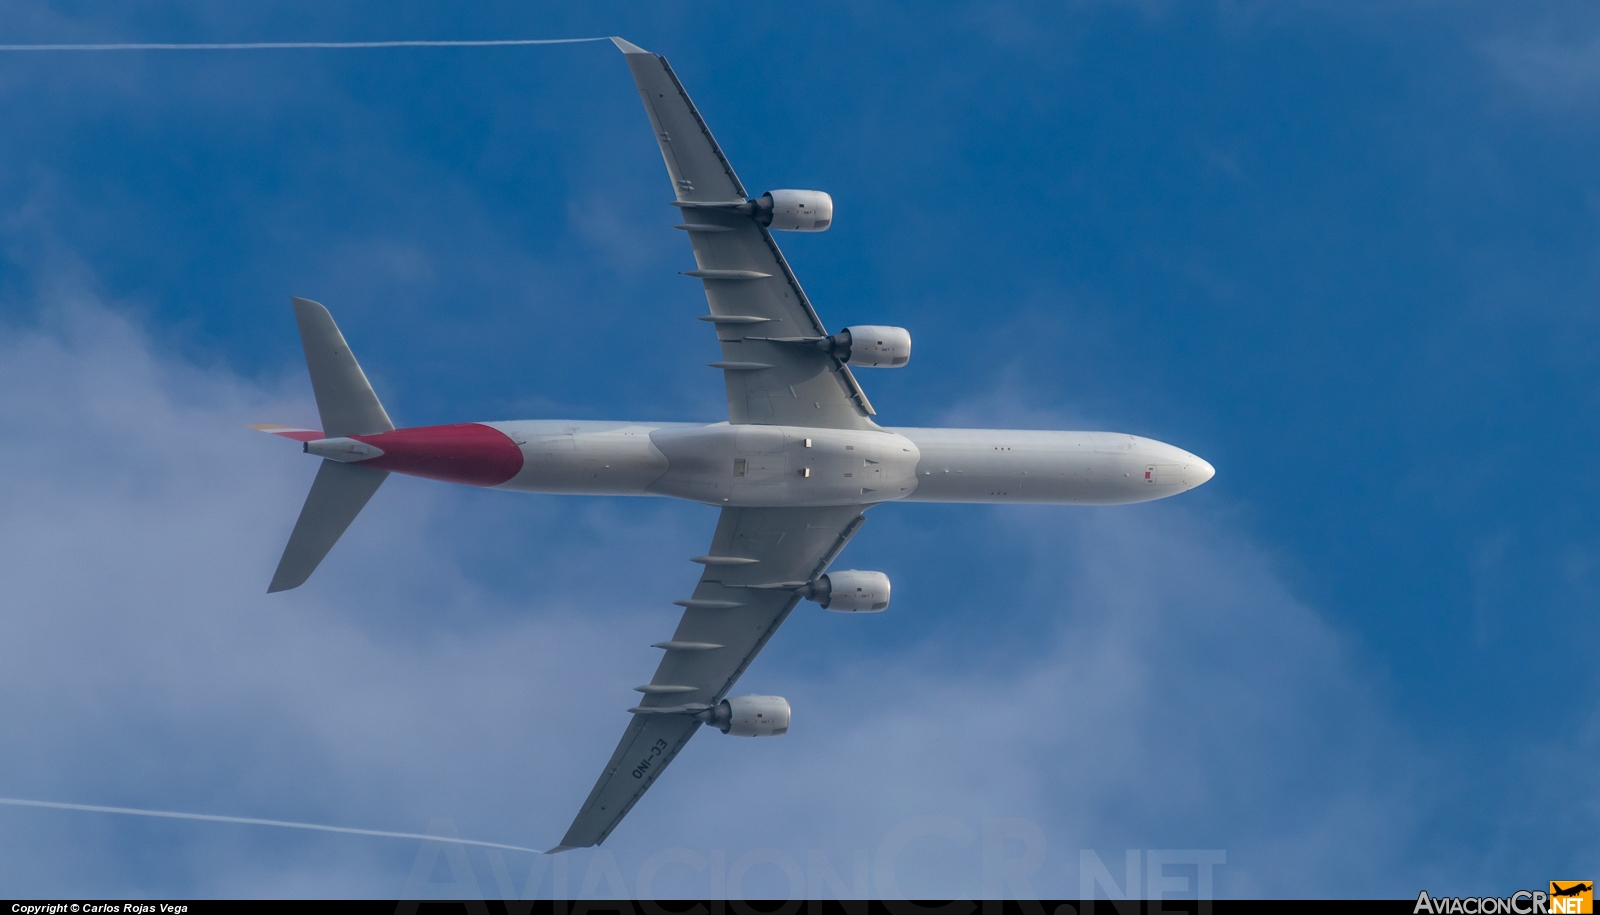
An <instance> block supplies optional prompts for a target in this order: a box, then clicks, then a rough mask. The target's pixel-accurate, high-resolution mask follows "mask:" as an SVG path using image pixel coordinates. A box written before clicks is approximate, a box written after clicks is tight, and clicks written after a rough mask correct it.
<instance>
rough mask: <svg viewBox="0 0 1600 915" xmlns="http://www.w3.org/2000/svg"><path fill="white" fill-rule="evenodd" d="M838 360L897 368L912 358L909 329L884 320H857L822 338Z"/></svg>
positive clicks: (867, 365)
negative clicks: (865, 322) (879, 321)
mask: <svg viewBox="0 0 1600 915" xmlns="http://www.w3.org/2000/svg"><path fill="white" fill-rule="evenodd" d="M824 339H825V341H826V343H827V349H828V350H829V351H830V352H832V353H833V354H834V355H835V356H838V357H839V361H840V362H845V363H849V364H850V365H859V366H863V367H866V368H883V369H897V368H900V367H901V366H903V365H905V364H906V363H907V362H910V361H911V331H909V330H906V329H905V328H904V327H889V326H887V325H883V324H858V325H856V326H854V327H846V328H845V329H844V330H841V331H839V332H838V333H836V334H834V335H833V336H831V337H826V338H824Z"/></svg>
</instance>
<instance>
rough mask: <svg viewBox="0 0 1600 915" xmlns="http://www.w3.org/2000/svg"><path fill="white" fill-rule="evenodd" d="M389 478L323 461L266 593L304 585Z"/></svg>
mask: <svg viewBox="0 0 1600 915" xmlns="http://www.w3.org/2000/svg"><path fill="white" fill-rule="evenodd" d="M388 476H389V472H388V471H386V470H377V469H375V468H372V467H362V466H359V465H357V464H341V463H339V462H338V461H328V460H324V461H323V462H322V466H321V467H320V468H318V469H317V479H316V480H315V481H314V482H313V483H312V484H311V493H310V494H309V495H307V496H306V504H305V506H304V507H303V508H301V509H300V520H298V521H296V522H295V524H294V533H292V534H290V535H289V545H288V546H286V547H284V548H283V558H282V559H280V560H278V571H277V572H276V573H274V574H273V576H272V584H271V585H269V586H268V587H267V593H268V594H271V593H272V592H274V591H287V590H289V589H290V588H298V587H300V586H301V585H303V584H305V582H306V579H308V578H310V577H311V573H312V572H315V571H316V569H317V566H318V565H319V564H320V563H321V562H322V558H323V557H324V556H327V555H328V551H329V550H331V549H333V545H334V544H335V543H337V542H338V541H339V536H340V535H341V534H343V533H344V532H345V528H347V527H349V526H350V522H352V521H354V520H355V519H356V515H358V514H360V513H361V509H362V508H363V507H364V506H365V505H366V504H367V500H368V499H371V498H372V494H373V493H375V492H377V491H378V487H379V486H380V485H382V484H383V481H384V479H385V478H386V477H388Z"/></svg>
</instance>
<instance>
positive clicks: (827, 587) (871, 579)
mask: <svg viewBox="0 0 1600 915" xmlns="http://www.w3.org/2000/svg"><path fill="white" fill-rule="evenodd" d="M806 597H808V598H810V599H811V600H814V601H816V602H817V603H819V604H821V605H822V606H823V609H825V610H837V611H839V612H840V613H877V612H879V611H880V610H883V609H884V608H885V607H888V606H889V576H887V575H885V574H883V573H882V572H858V571H856V570H855V569H850V570H848V571H844V572H829V573H828V574H826V575H824V576H822V577H821V578H819V579H817V580H816V581H814V582H812V583H811V584H810V586H809V587H808V588H807V593H806Z"/></svg>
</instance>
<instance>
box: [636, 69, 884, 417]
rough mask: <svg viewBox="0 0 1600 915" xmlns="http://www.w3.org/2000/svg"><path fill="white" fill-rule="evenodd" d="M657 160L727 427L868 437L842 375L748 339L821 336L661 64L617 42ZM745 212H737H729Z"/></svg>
mask: <svg viewBox="0 0 1600 915" xmlns="http://www.w3.org/2000/svg"><path fill="white" fill-rule="evenodd" d="M612 41H613V42H615V43H616V45H617V47H618V48H619V49H621V51H622V53H623V54H624V55H626V57H627V61H628V68H629V69H630V70H632V71H633V80H634V83H635V84H636V85H637V86H638V87H639V97H640V98H641V99H642V100H643V101H644V109H645V113H646V114H648V115H649V116H650V126H651V127H652V128H654V130H655V134H656V142H657V143H659V144H660V146H661V157H662V158H663V159H665V160H666V163H667V174H668V175H669V176H670V177H671V179H672V186H673V190H674V191H675V193H676V195H677V196H676V199H675V200H674V201H673V204H674V205H675V206H677V207H678V208H679V209H680V211H681V213H682V219H683V221H682V222H681V223H680V224H679V225H678V228H679V229H682V230H683V231H684V232H685V233H686V234H687V235H688V236H689V242H690V244H691V245H693V246H694V257H695V264H696V269H694V270H687V271H684V273H685V274H686V275H688V276H693V277H698V278H699V279H700V280H701V281H702V282H703V283H704V284H705V290H706V301H707V302H708V303H709V304H710V307H711V313H710V314H709V315H706V316H705V317H704V318H702V320H705V321H708V322H710V323H711V324H713V325H714V326H715V327H716V330H717V339H718V341H720V342H721V344H722V361H720V362H715V363H712V366H713V367H714V368H721V369H723V373H724V375H723V377H724V380H725V381H726V383H727V389H728V420H729V422H733V423H764V424H769V425H778V426H816V427H822V428H831V429H872V428H876V426H875V425H874V423H873V422H872V419H871V417H872V415H873V412H874V411H873V409H872V404H871V403H870V402H868V400H867V395H866V394H865V393H864V392H863V391H862V390H861V385H859V384H858V383H856V378H855V375H853V374H852V373H851V371H850V367H849V366H847V365H845V364H844V363H842V362H840V361H839V360H838V359H837V358H836V357H835V356H833V355H832V354H830V353H826V352H824V351H822V350H820V349H817V348H815V347H811V346H804V345H796V344H794V343H775V342H770V341H765V340H754V339H748V336H749V335H751V334H755V335H758V336H762V337H814V336H827V334H828V331H827V330H826V329H825V328H824V326H823V324H822V321H821V319H819V318H818V317H817V313H816V310H815V309H813V308H812V307H811V301H810V300H809V299H807V298H806V294H805V292H804V291H802V290H801V289H800V282H799V281H798V280H796V279H795V276H794V272H793V271H792V270H790V269H789V262H788V261H786V260H784V258H783V252H781V251H779V250H778V245H777V242H775V241H773V239H772V233H771V232H769V231H767V229H766V227H764V226H762V225H760V224H759V223H757V222H756V221H755V220H754V219H752V218H751V217H750V216H749V215H748V210H749V207H748V206H747V205H746V204H747V201H746V197H747V196H748V195H747V194H746V193H745V189H744V185H743V184H741V183H739V177H738V176H737V175H735V174H734V173H733V166H731V165H729V164H728V159H727V157H726V156H724V155H723V154H722V148H721V147H719V146H718V145H717V141H716V139H715V138H713V137H712V136H711V131H710V129H709V128H707V127H706V122H705V121H704V120H703V119H702V118H701V117H700V112H699V111H697V110H695V107H694V103H693V102H691V101H690V100H689V94H688V93H687V92H685V91H684V89H683V84H682V83H680V82H678V77H677V75H676V74H674V73H673V72H672V67H671V66H669V65H668V64H667V59H666V58H665V57H662V56H660V55H659V54H652V53H650V52H649V51H646V50H644V49H643V48H640V47H636V46H634V45H631V44H629V43H628V42H626V41H623V40H622V39H620V38H613V39H612ZM739 207H745V212H741V211H740V210H739V209H738V208H739Z"/></svg>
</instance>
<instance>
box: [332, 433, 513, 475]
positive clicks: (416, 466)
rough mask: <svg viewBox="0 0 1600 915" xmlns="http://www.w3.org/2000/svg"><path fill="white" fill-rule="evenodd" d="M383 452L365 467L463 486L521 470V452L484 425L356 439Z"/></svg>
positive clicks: (358, 437) (359, 436)
mask: <svg viewBox="0 0 1600 915" xmlns="http://www.w3.org/2000/svg"><path fill="white" fill-rule="evenodd" d="M351 438H353V439H356V440H357V441H362V442H366V443H367V444H369V445H374V446H376V447H379V448H382V449H383V454H382V456H380V457H375V458H373V459H371V460H369V461H362V462H361V466H363V467H376V468H377V469H379V470H392V471H394V472H395V473H404V474H409V475H411V476H414V477H426V478H428V479H430V480H444V481H445V482H447V483H465V484H467V485H468V486H498V485H500V484H501V483H504V482H505V481H507V480H509V479H511V478H512V477H514V476H516V475H517V472H518V471H520V470H522V449H521V448H518V447H517V443H516V442H513V441H512V440H511V439H510V438H509V437H507V436H506V434H505V433H504V432H501V431H500V430H498V429H495V428H492V427H490V426H485V425H483V424H482V423H455V424H453V425H449V426H418V427H416V428H414V429H396V430H394V431H393V432H384V433H382V434H379V435H352V436H351Z"/></svg>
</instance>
